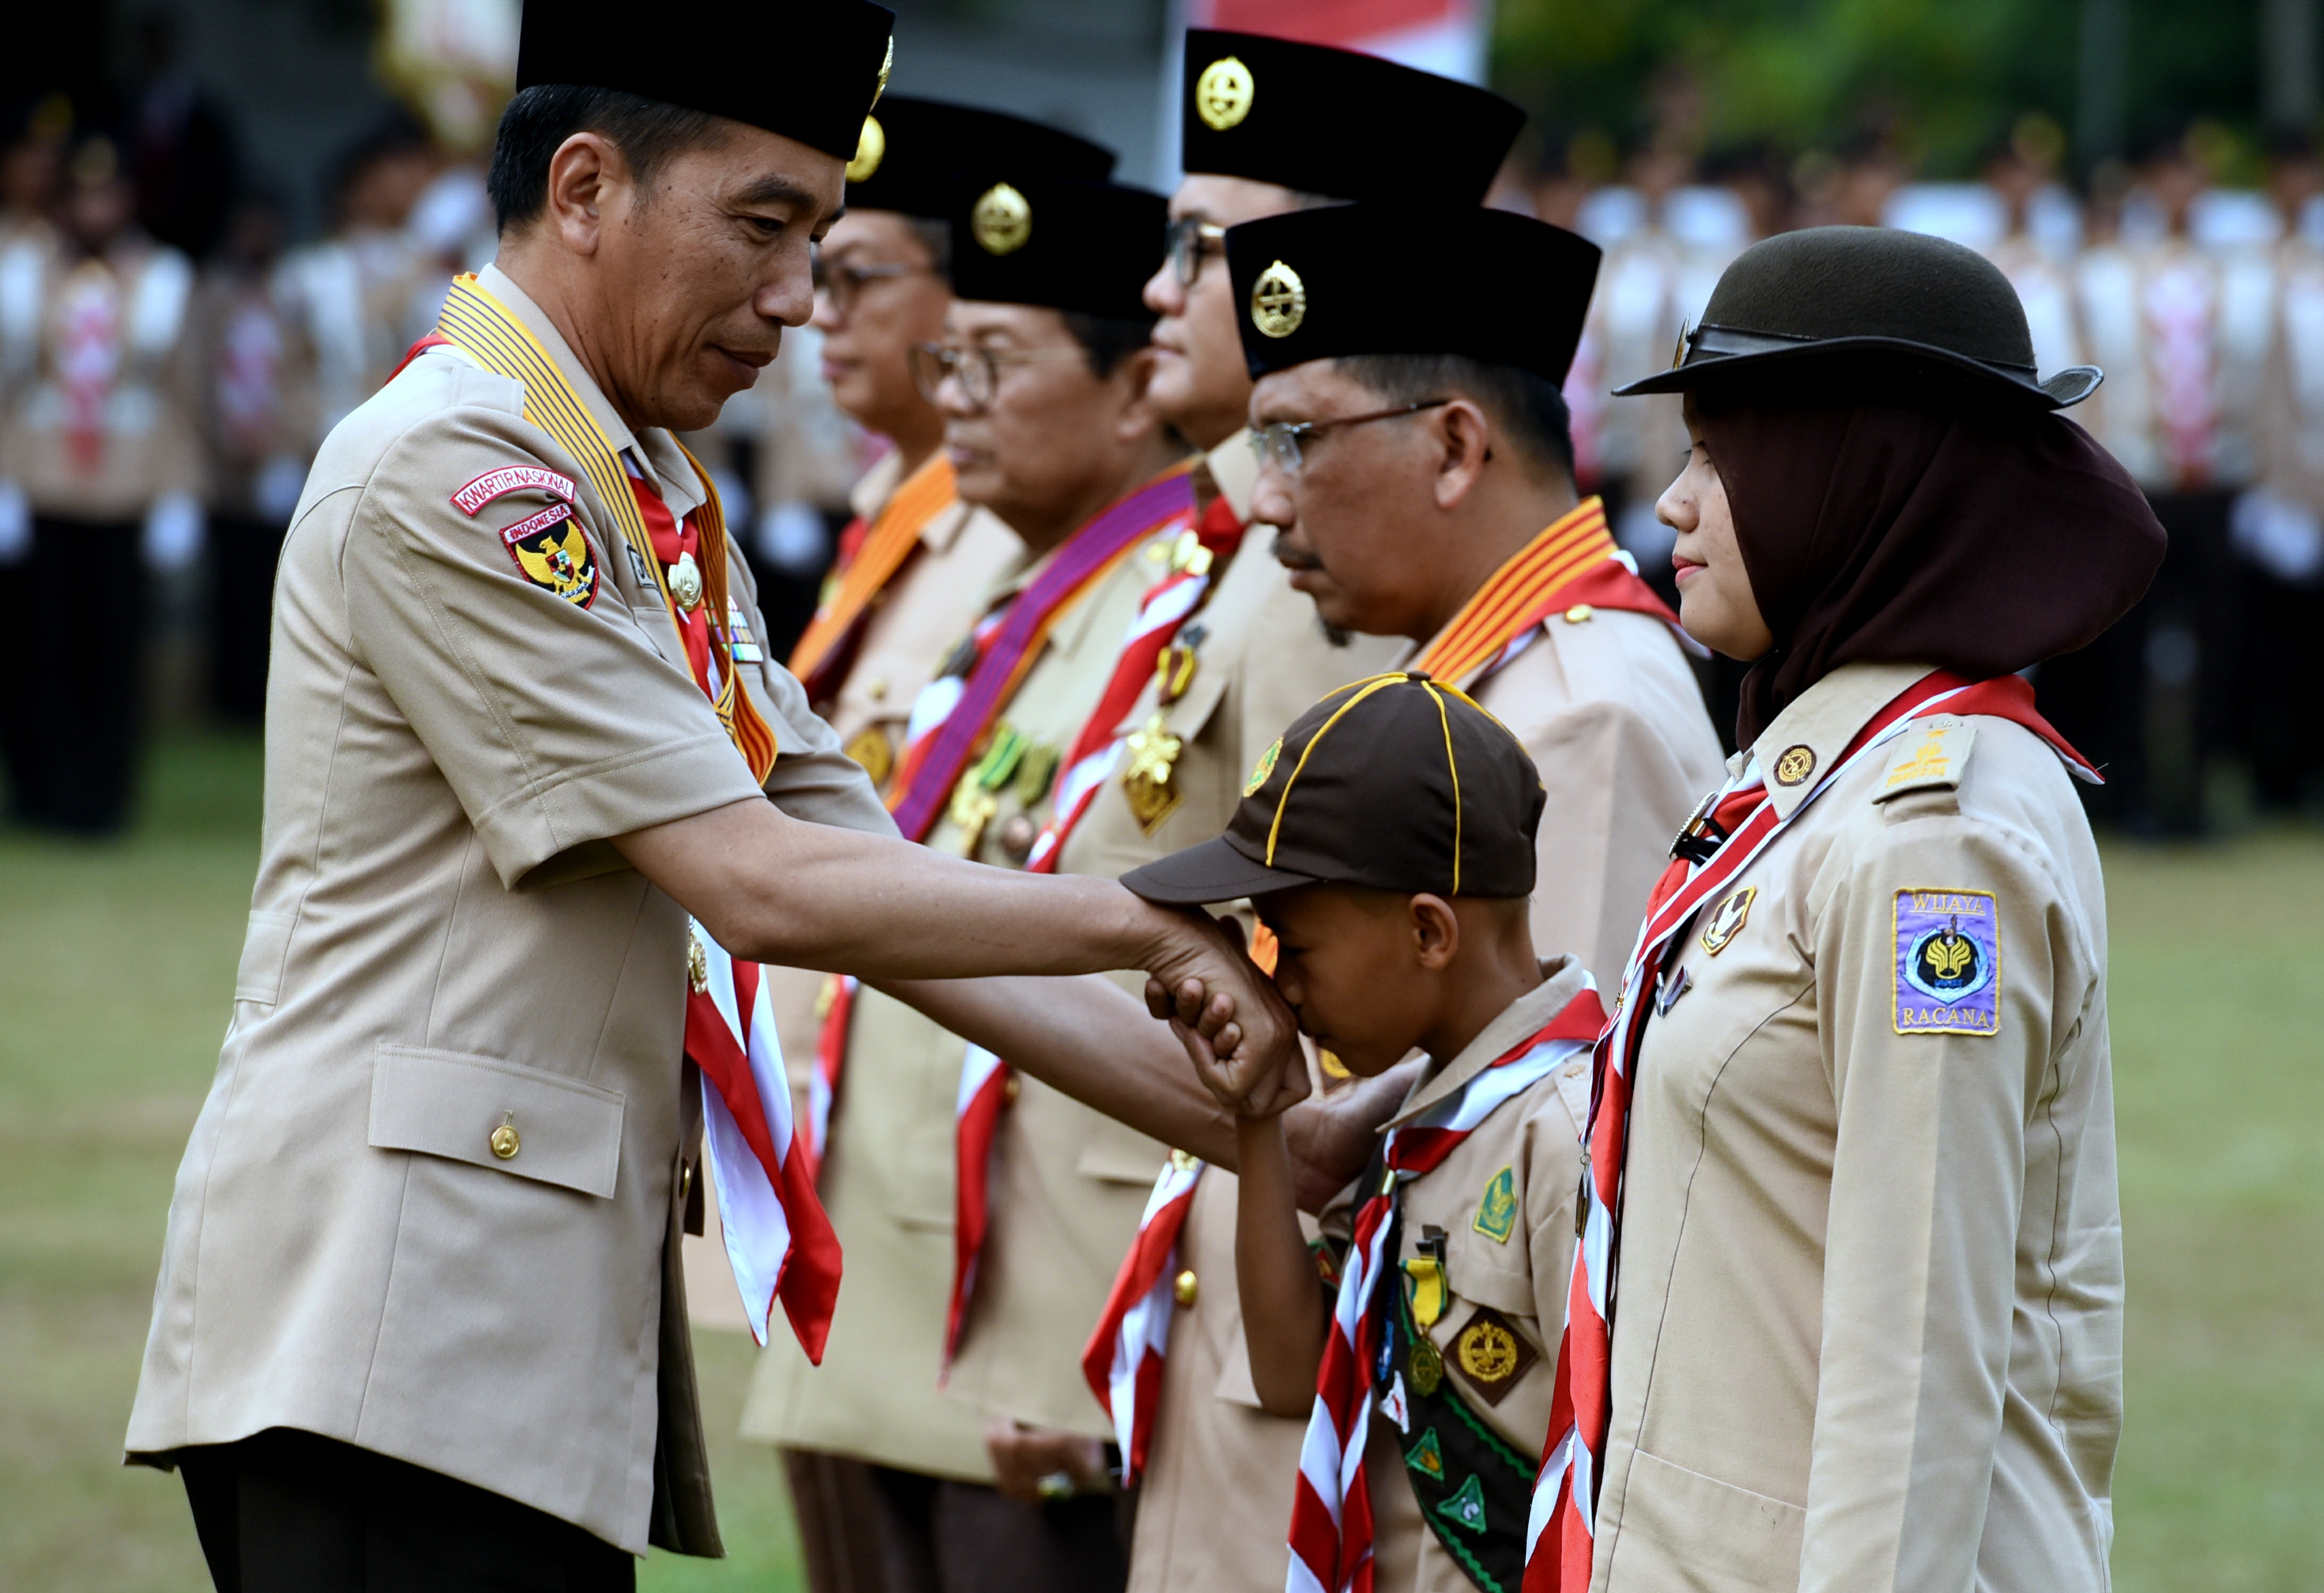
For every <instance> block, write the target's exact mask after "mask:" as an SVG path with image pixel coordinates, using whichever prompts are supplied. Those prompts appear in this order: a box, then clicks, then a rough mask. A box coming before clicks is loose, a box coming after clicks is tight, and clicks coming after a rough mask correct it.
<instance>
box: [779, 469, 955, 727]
mask: <svg viewBox="0 0 2324 1593" xmlns="http://www.w3.org/2000/svg"><path fill="white" fill-rule="evenodd" d="M958 495H959V494H958V492H957V489H956V487H955V485H954V479H953V471H952V461H951V460H950V459H948V458H946V457H945V453H944V450H943V449H941V448H939V449H937V450H936V453H935V454H933V455H931V456H929V457H928V459H927V462H926V463H925V464H923V465H921V466H920V467H919V468H918V470H915V471H914V472H912V474H910V475H908V476H907V477H906V478H905V479H904V481H903V482H902V483H901V484H900V485H899V486H898V487H897V488H896V490H895V491H894V492H892V493H889V494H888V502H885V503H884V504H882V505H881V508H880V512H879V513H878V514H877V515H875V516H873V517H872V520H871V525H870V527H869V528H868V529H866V528H861V527H858V528H855V529H858V530H859V531H860V534H861V535H862V543H861V544H860V545H858V546H857V547H855V548H853V549H849V548H846V547H845V543H844V539H843V542H842V551H843V553H844V555H845V557H846V559H847V563H846V566H845V567H844V568H843V569H842V570H841V571H840V572H839V573H838V576H837V579H836V581H835V583H834V587H833V591H832V594H831V595H830V597H829V598H828V599H827V600H826V601H825V603H823V605H822V606H821V607H819V608H818V609H816V614H815V618H814V619H813V620H812V621H811V622H808V625H807V631H806V633H805V634H804V635H802V636H801V637H800V638H799V639H798V646H797V647H795V648H793V649H791V658H790V669H791V673H792V674H794V675H796V676H798V677H799V679H800V680H801V681H802V682H809V681H812V680H814V679H815V677H816V674H817V672H818V671H819V670H820V669H821V668H822V667H823V666H824V664H825V662H826V661H827V660H829V659H831V658H834V657H835V656H836V655H837V654H838V653H839V652H840V651H841V650H842V646H843V644H844V642H845V641H846V640H847V634H848V632H849V631H852V630H853V628H854V626H855V622H857V621H858V620H861V619H862V617H863V614H864V611H865V610H867V609H869V608H870V607H871V600H872V599H873V598H875V597H877V596H879V595H880V594H881V591H882V590H884V589H885V588H886V586H887V585H888V583H889V582H890V581H891V580H893V579H894V578H895V576H896V572H897V571H898V570H900V569H902V568H903V567H904V561H905V560H906V559H907V558H909V557H911V554H912V549H913V548H917V547H918V546H919V541H920V533H921V532H922V531H923V530H925V529H927V524H928V522H929V521H930V520H934V519H936V516H937V515H939V514H941V513H943V512H944V511H945V509H946V508H947V507H949V506H950V505H951V504H952V503H953V502H954V500H955V499H956V498H957V497H958ZM831 684H832V686H834V687H835V686H836V685H837V683H836V682H833V683H831ZM807 695H808V698H809V700H810V701H821V700H822V697H823V696H824V695H828V694H827V693H818V692H817V691H816V689H815V687H814V686H809V687H808V693H807Z"/></svg>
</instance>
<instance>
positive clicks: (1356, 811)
mask: <svg viewBox="0 0 2324 1593" xmlns="http://www.w3.org/2000/svg"><path fill="white" fill-rule="evenodd" d="M1545 799H1546V794H1545V791H1544V790H1543V787H1542V782H1541V778H1540V777H1539V775H1538V774H1537V773H1536V772H1535V768H1534V764H1533V760H1532V759H1531V758H1530V757H1529V756H1528V755H1527V753H1526V749H1525V747H1524V746H1523V744H1522V743H1520V742H1519V741H1517V738H1516V736H1514V735H1513V734H1511V733H1510V732H1509V731H1508V730H1507V729H1506V728H1504V727H1503V726H1502V725H1501V724H1500V723H1499V721H1497V720H1495V719H1494V718H1493V717H1492V716H1491V715H1490V714H1487V713H1486V712H1485V711H1484V710H1483V709H1481V708H1480V707H1479V706H1478V705H1477V704H1475V702H1473V701H1472V700H1471V699H1470V698H1469V697H1468V696H1466V695H1464V694H1462V692H1460V691H1458V690H1456V689H1454V688H1452V687H1451V686H1444V685H1443V684H1441V683H1439V682H1437V681H1434V680H1432V679H1431V678H1430V677H1427V676H1426V675H1425V674H1419V673H1416V672H1398V673H1395V674H1390V675H1384V676H1379V677H1374V678H1372V679H1370V680H1369V681H1363V682H1360V683H1358V684H1357V685H1355V686H1349V687H1343V688H1342V690H1340V691H1338V692H1334V693H1333V694H1332V695H1329V696H1327V697H1325V698H1324V699H1323V701H1322V702H1321V703H1318V704H1316V705H1315V706H1314V707H1313V708H1311V709H1309V710H1308V711H1307V712H1306V713H1305V714H1303V715H1302V716H1301V717H1300V718H1299V720H1298V721H1297V722H1296V723H1294V724H1293V725H1292V727H1291V728H1290V729H1289V730H1288V731H1286V732H1285V733H1284V736H1283V738H1282V740H1281V741H1279V742H1277V745H1276V746H1275V747H1274V748H1273V749H1270V750H1269V751H1268V754H1267V756H1266V757H1264V758H1262V759H1261V760H1260V762H1259V767H1258V769H1255V770H1253V772H1252V776H1251V780H1250V786H1249V787H1248V795H1246V796H1245V797H1244V799H1243V802H1242V804H1241V806H1240V807H1238V808H1237V810H1236V812H1235V815H1234V819H1233V822H1232V823H1231V825H1230V826H1229V828H1228V830H1227V833H1225V834H1224V835H1222V836H1220V837H1219V838H1218V839H1216V840H1213V841H1210V842H1206V843H1203V844H1202V845H1200V846H1195V847H1192V848H1189V849H1187V850H1186V851H1185V852H1178V853H1176V854H1174V855H1173V856H1171V857H1168V858H1165V859H1163V860H1162V861H1159V862H1157V863H1152V864H1149V865H1148V866H1147V867H1146V868H1143V869H1139V870H1136V871H1135V872H1133V873H1130V874H1128V875H1126V876H1124V877H1123V883H1124V884H1126V885H1128V886H1129V887H1130V889H1132V890H1134V891H1136V892H1138V893H1139V895H1141V896H1143V897H1146V898H1148V900H1152V901H1157V902H1170V903H1177V904H1192V903H1205V904H1207V903H1213V902H1221V901H1229V900H1233V899H1235V898H1241V897H1246V896H1247V897H1249V898H1251V900H1252V904H1253V906H1254V907H1255V908H1256V909H1257V911H1258V913H1259V917H1260V919H1261V920H1262V921H1263V922H1264V923H1265V924H1266V925H1268V928H1270V929H1271V930H1273V931H1274V933H1275V935H1276V936H1277V942H1278V945H1279V953H1278V957H1279V960H1278V961H1277V964H1276V969H1275V975H1274V978H1275V984H1276V988H1277V990H1278V991H1279V992H1280V993H1281V995H1282V997H1283V999H1284V1000H1285V1001H1286V1002H1287V1003H1288V1004H1289V1005H1290V1007H1291V1008H1292V1010H1293V1011H1294V1012H1295V1013H1296V1015H1297V1017H1298V1020H1299V1027H1300V1028H1301V1030H1302V1031H1303V1032H1304V1033H1305V1034H1306V1035H1308V1036H1311V1037H1312V1038H1313V1039H1314V1041H1315V1042H1316V1043H1317V1044H1318V1045H1326V1046H1328V1047H1330V1048H1331V1050H1332V1051H1333V1053H1334V1054H1337V1055H1338V1056H1339V1058H1340V1059H1341V1060H1342V1062H1343V1063H1344V1064H1346V1065H1347V1067H1348V1068H1349V1070H1350V1071H1351V1072H1352V1073H1357V1074H1359V1075H1362V1076H1367V1077H1369V1076H1373V1075H1377V1074H1379V1073H1384V1072H1386V1071H1387V1070H1388V1069H1389V1068H1390V1067H1393V1066H1394V1065H1395V1064H1397V1061H1398V1060H1399V1059H1400V1058H1401V1057H1403V1056H1404V1055H1406V1054H1407V1053H1409V1052H1411V1051H1413V1050H1415V1049H1417V1050H1420V1051H1422V1052H1424V1053H1425V1054H1426V1055H1427V1057H1428V1059H1429V1061H1428V1065H1427V1067H1426V1070H1425V1072H1424V1073H1423V1074H1422V1076H1421V1078H1420V1080H1419V1081H1418V1082H1416V1084H1415V1085H1414V1087H1413V1089H1412V1091H1411V1092H1410V1093H1409V1094H1408V1095H1407V1096H1406V1099H1405V1101H1404V1104H1403V1106H1402V1108H1401V1109H1400V1110H1398V1111H1397V1114H1396V1116H1395V1117H1393V1118H1392V1119H1390V1120H1389V1123H1388V1129H1387V1132H1386V1136H1385V1137H1384V1139H1383V1140H1382V1143H1381V1146H1380V1149H1379V1154H1378V1155H1377V1156H1375V1158H1374V1160H1373V1163H1372V1165H1370V1166H1369V1168H1368V1169H1367V1170H1366V1172H1365V1174H1363V1176H1362V1177H1361V1178H1360V1179H1359V1180H1358V1181H1357V1183H1355V1184H1354V1185H1353V1186H1352V1188H1351V1191H1350V1192H1349V1195H1348V1196H1347V1197H1345V1198H1343V1199H1342V1201H1341V1202H1335V1203H1334V1205H1333V1208H1331V1209H1330V1210H1328V1211H1326V1212H1325V1214H1324V1222H1323V1231H1324V1236H1325V1244H1324V1246H1323V1247H1322V1248H1319V1249H1316V1250H1314V1251H1311V1249H1310V1247H1309V1245H1308V1243H1307V1241H1306V1239H1305V1238H1304V1236H1303V1234H1302V1231H1301V1229H1300V1225H1299V1220H1298V1211H1297V1208H1296V1205H1295V1203H1294V1198H1293V1189H1292V1183H1291V1165H1290V1161H1289V1158H1288V1156H1286V1151H1285V1148H1284V1141H1283V1137H1282V1132H1281V1130H1280V1128H1278V1126H1277V1119H1276V1118H1275V1117H1273V1116H1270V1115H1266V1114H1264V1113H1250V1112H1243V1113H1240V1115H1239V1119H1238V1126H1239V1135H1240V1156H1241V1163H1242V1167H1241V1179H1240V1201H1239V1203H1238V1211H1237V1216H1236V1221H1237V1242H1236V1277H1237V1281H1238V1284H1239V1286H1240V1291H1241V1294H1242V1299H1243V1303H1244V1332H1245V1334H1246V1337H1247V1340H1248V1342H1249V1345H1250V1374H1251V1379H1252V1383H1253V1385H1254V1386H1256V1388H1257V1390H1258V1393H1259V1399H1260V1401H1261V1402H1262V1404H1264V1405H1265V1406H1266V1408H1267V1409H1268V1411H1269V1412H1270V1413H1275V1414H1277V1415H1282V1416H1294V1415H1305V1416H1306V1417H1307V1419H1308V1427H1307V1437H1306V1442H1305V1446H1304V1448H1303V1450H1302V1452H1301V1457H1300V1460H1299V1471H1300V1475H1299V1478H1298V1482H1297V1485H1296V1496H1295V1500H1294V1504H1293V1507H1292V1515H1291V1527H1290V1538H1291V1542H1290V1548H1291V1556H1292V1560H1293V1566H1292V1585H1293V1586H1295V1587H1296V1586H1305V1585H1308V1584H1309V1583H1310V1582H1311V1581H1312V1582H1313V1584H1314V1585H1316V1586H1320V1587H1323V1588H1340V1587H1345V1586H1347V1585H1348V1584H1349V1582H1350V1580H1351V1579H1352V1578H1355V1577H1357V1576H1358V1575H1359V1574H1360V1571H1361V1569H1362V1568H1363V1567H1364V1566H1365V1563H1366V1561H1371V1560H1374V1559H1375V1558H1377V1560H1378V1561H1379V1562H1380V1564H1381V1566H1383V1567H1387V1568H1392V1569H1390V1570H1388V1574H1386V1575H1385V1576H1380V1575H1375V1576H1374V1577H1373V1578H1372V1580H1374V1582H1375V1584H1376V1585H1386V1584H1389V1583H1393V1584H1397V1585H1400V1586H1409V1587H1412V1588H1424V1589H1437V1588H1447V1589H1449V1588H1463V1587H1466V1586H1468V1585H1470V1584H1471V1583H1473V1584H1474V1585H1475V1586H1477V1587H1480V1588H1509V1589H1515V1588H1517V1585H1518V1583H1519V1581H1520V1579H1521V1577H1522V1573H1523V1567H1524V1560H1525V1547H1526V1513H1527V1506H1528V1500H1529V1496H1530V1495H1531V1492H1532V1487H1533V1479H1534V1475H1535V1465H1534V1459H1535V1457H1536V1456H1538V1455H1539V1454H1540V1453H1541V1450H1542V1446H1543V1441H1544V1439H1545V1436H1546V1435H1547V1432H1548V1431H1549V1427H1550V1423H1551V1410H1550V1404H1551V1395H1552V1386H1553V1377H1552V1371H1553V1364H1554V1344H1555V1342H1556V1337H1557V1333H1558V1330H1559V1328H1560V1326H1561V1325H1562V1323H1563V1313H1564V1298H1565V1292H1566V1287H1567V1281H1568V1277H1569V1274H1570V1270H1571V1265H1572V1246H1573V1222H1572V1202H1573V1198H1574V1191H1575V1187H1576V1183H1577V1180H1578V1178H1579V1175H1580V1172H1581V1158H1580V1154H1579V1150H1578V1147H1577V1144H1576V1139H1577V1135H1578V1132H1579V1128H1580V1125H1581V1122H1582V1118H1583V1116H1584V1112H1585V1110H1586V1108H1587V1105H1588V1094H1589V1077H1588V1059H1589V1051H1590V1045H1591V1042H1592V1041H1593V1040H1594V1039H1595V1037H1596V1036H1597V1034H1598V1032H1599V1029H1600V1027H1602V1023H1603V1014H1602V1012H1601V1010H1600V1006H1599V1002H1598V995H1597V990H1596V987H1595V985H1594V984H1593V983H1592V982H1591V978H1590V975H1589V973H1588V972H1587V971H1585V970H1584V969H1583V968H1582V965H1581V964H1580V963H1579V962H1577V961H1575V960H1574V959H1573V958H1572V957H1570V956H1559V957H1554V958H1552V959H1550V960H1548V961H1546V962H1543V961H1539V960H1537V959H1536V958H1535V953H1534V945H1533V935H1532V928H1531V924H1530V920H1529V906H1530V904H1529V898H1530V897H1531V894H1532V891H1533V887H1534V880H1535V850H1534V840H1535V830H1536V828H1537V827H1538V825H1539V824H1540V822H1541V815H1542V810H1543V806H1544V804H1545ZM1148 1001H1149V1004H1151V1005H1154V1006H1155V1008H1156V1009H1157V1012H1162V1011H1166V1010H1167V1011H1170V1012H1171V1015H1172V1016H1173V1017H1174V1018H1175V1020H1176V1027H1177V1030H1178V1033H1179V1036H1180V1037H1181V1039H1182V1040H1184V1042H1185V1045H1186V1048H1187V1052H1188V1054H1189V1055H1191V1056H1192V1057H1193V1058H1194V1064H1195V1067H1196V1070H1197V1071H1198V1072H1199V1073H1202V1075H1203V1080H1204V1082H1206V1083H1209V1084H1211V1085H1212V1086H1213V1088H1214V1089H1216V1088H1219V1087H1220V1085H1221V1083H1222V1078H1221V1070H1220V1069H1219V1067H1218V1065H1217V1063H1216V1061H1215V1056H1214V1054H1213V1049H1212V1046H1213V1044H1223V1045H1229V1046H1230V1047H1231V1044H1232V1041H1233V1039H1234V1038H1235V1036H1234V1034H1233V1032H1232V1031H1233V1029H1234V1024H1233V1021H1232V1017H1233V1014H1232V1009H1231V1003H1229V1002H1226V1001H1225V1000H1223V999H1215V998H1208V997H1207V996H1206V993H1205V992H1203V991H1202V990H1199V989H1197V988H1195V987H1194V986H1193V985H1191V984H1189V985H1187V986H1185V987H1182V988H1181V990H1179V991H1178V992H1176V994H1175V997H1174V996H1172V995H1168V994H1166V992H1165V991H1164V990H1163V989H1162V988H1161V987H1160V986H1159V985H1153V984H1149V986H1148ZM1205 1031H1207V1032H1208V1038H1205ZM1280 1065H1281V1066H1284V1067H1292V1066H1296V1065H1298V1059H1297V1055H1296V1052H1295V1051H1294V1050H1292V1049H1291V1048H1289V1047H1287V1046H1286V1048H1285V1050H1284V1054H1283V1056H1282V1058H1281V1062H1280ZM1319 1268H1320V1269H1321V1270H1322V1271H1323V1275H1324V1277H1325V1281H1326V1283H1327V1284H1333V1283H1335V1284H1336V1288H1337V1299H1336V1303H1327V1302H1326V1299H1325V1297H1324V1296H1323V1295H1322V1294H1319V1293H1318V1292H1317V1290H1316V1288H1315V1286H1314V1282H1315V1275H1316V1273H1317V1271H1318V1269H1319ZM1359 1455H1361V1456H1363V1462H1362V1463H1361V1464H1355V1463H1353V1462H1354V1459H1355V1457H1357V1456H1359ZM1391 1472H1401V1473H1403V1475H1404V1476H1405V1478H1406V1482H1407V1483H1408V1487H1406V1484H1398V1483H1397V1482H1395V1481H1394V1480H1393V1479H1392V1478H1390V1477H1389V1476H1388V1475H1386V1474H1387V1473H1391ZM1407 1499H1408V1500H1409V1501H1411V1503H1410V1504H1407V1503H1406V1500H1407ZM1414 1506H1417V1514H1418V1515H1419V1518H1420V1521H1422V1522H1425V1524H1426V1526H1427V1529H1428V1530H1427V1531H1426V1532H1425V1533H1423V1532H1421V1531H1420V1530H1419V1529H1418V1525H1417V1524H1416V1523H1415V1522H1414V1520H1413V1514H1414ZM1415 1560H1416V1566H1415V1569H1414V1570H1411V1571H1409V1572H1406V1571H1404V1570H1402V1567H1404V1566H1406V1565H1413V1564H1414V1561H1415Z"/></svg>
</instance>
